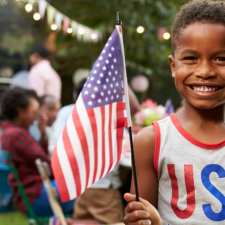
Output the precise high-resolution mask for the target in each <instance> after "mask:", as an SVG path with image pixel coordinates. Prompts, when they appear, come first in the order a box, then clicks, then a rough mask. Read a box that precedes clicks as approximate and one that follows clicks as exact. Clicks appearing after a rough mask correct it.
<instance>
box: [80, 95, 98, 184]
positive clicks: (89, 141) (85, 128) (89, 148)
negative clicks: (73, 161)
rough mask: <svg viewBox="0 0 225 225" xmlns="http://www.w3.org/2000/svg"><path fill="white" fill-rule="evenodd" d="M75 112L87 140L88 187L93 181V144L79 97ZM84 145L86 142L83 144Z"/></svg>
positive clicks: (85, 111) (87, 120)
mask: <svg viewBox="0 0 225 225" xmlns="http://www.w3.org/2000/svg"><path fill="white" fill-rule="evenodd" d="M76 109H77V113H78V114H79V116H80V122H81V124H82V127H83V131H84V136H85V139H86V142H87V152H88V156H89V170H90V174H89V176H88V178H89V179H88V187H90V186H91V184H92V183H93V177H94V154H93V153H94V151H93V146H94V141H93V135H92V132H90V131H91V120H90V118H89V117H88V113H87V110H86V109H85V107H84V104H83V99H82V98H81V97H80V98H79V99H78V101H77V108H76ZM84 146H86V143H85V145H84Z"/></svg>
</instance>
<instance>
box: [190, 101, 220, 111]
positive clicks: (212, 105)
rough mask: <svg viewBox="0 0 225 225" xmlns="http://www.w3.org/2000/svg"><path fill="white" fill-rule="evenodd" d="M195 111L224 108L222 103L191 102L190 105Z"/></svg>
mask: <svg viewBox="0 0 225 225" xmlns="http://www.w3.org/2000/svg"><path fill="white" fill-rule="evenodd" d="M190 104H191V105H192V106H193V107H194V108H196V109H197V110H213V109H216V108H220V107H224V103H220V104H219V103H209V102H202V101H201V102H192V103H190Z"/></svg>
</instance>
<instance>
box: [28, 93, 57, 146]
mask: <svg viewBox="0 0 225 225" xmlns="http://www.w3.org/2000/svg"><path fill="white" fill-rule="evenodd" d="M59 109H60V103H59V101H58V100H57V99H56V98H55V97H54V96H51V95H44V96H43V97H41V98H40V110H39V114H38V118H37V120H35V121H34V123H33V124H32V126H31V127H30V129H29V131H30V133H31V135H32V136H33V137H34V138H35V140H37V141H39V140H40V138H41V130H42V129H43V128H40V126H43V124H44V127H45V132H46V135H47V138H48V143H49V146H50V145H51V141H50V140H51V136H52V135H53V133H54V132H55V131H54V127H53V124H54V122H55V120H56V118H57V114H58V111H59ZM48 149H49V148H48Z"/></svg>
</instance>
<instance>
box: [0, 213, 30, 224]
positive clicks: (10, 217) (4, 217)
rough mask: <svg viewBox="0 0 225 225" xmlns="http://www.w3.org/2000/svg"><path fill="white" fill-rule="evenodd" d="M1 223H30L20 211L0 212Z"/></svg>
mask: <svg viewBox="0 0 225 225" xmlns="http://www.w3.org/2000/svg"><path fill="white" fill-rule="evenodd" d="M0 225H28V220H27V218H26V216H24V215H23V214H21V213H19V212H9V213H0Z"/></svg>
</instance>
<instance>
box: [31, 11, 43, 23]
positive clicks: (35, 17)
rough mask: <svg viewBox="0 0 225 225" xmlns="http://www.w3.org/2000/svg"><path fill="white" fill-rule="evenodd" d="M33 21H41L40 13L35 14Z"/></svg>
mask: <svg viewBox="0 0 225 225" xmlns="http://www.w3.org/2000/svg"><path fill="white" fill-rule="evenodd" d="M33 19H34V20H35V21H38V20H40V19H41V15H40V13H38V12H36V13H34V15H33Z"/></svg>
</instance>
